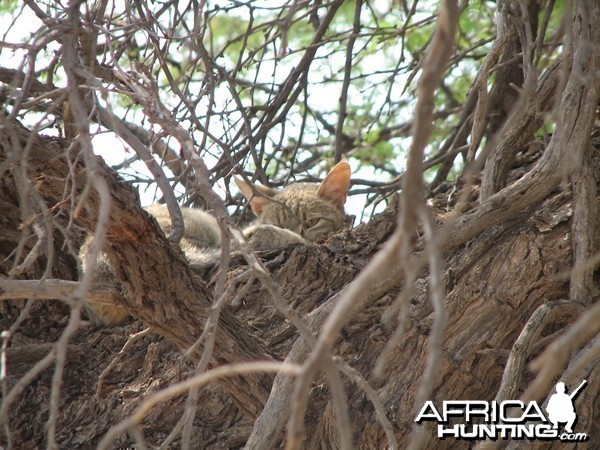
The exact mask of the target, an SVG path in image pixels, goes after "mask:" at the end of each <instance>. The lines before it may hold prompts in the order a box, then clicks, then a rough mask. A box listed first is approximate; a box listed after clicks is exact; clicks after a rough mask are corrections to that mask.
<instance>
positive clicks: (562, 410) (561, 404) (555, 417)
mask: <svg viewBox="0 0 600 450" xmlns="http://www.w3.org/2000/svg"><path fill="white" fill-rule="evenodd" d="M586 382H587V380H583V381H582V382H581V384H580V385H579V386H578V387H577V389H575V390H574V391H573V393H571V394H566V393H565V383H563V382H562V381H560V382H558V383H556V394H552V397H550V400H549V401H548V406H547V407H546V411H548V419H550V422H552V423H553V424H554V426H553V427H552V428H553V429H555V430H556V429H558V423H559V422H566V423H567V425H566V426H565V431H566V432H567V433H573V425H574V424H575V421H576V420H577V414H576V413H575V407H574V406H573V399H574V398H575V396H576V395H577V394H578V393H579V391H581V389H582V388H583V386H584V385H585V383H586Z"/></svg>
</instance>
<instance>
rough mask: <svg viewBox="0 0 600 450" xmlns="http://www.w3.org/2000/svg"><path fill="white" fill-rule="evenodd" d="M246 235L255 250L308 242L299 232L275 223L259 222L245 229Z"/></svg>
mask: <svg viewBox="0 0 600 450" xmlns="http://www.w3.org/2000/svg"><path fill="white" fill-rule="evenodd" d="M244 236H245V237H246V240H247V241H248V244H250V247H251V248H252V249H253V250H257V251H268V250H279V249H282V248H285V247H287V246H289V245H292V244H306V243H307V242H306V240H305V239H304V238H303V237H302V236H300V235H299V234H298V233H294V232H293V231H290V230H287V229H285V228H280V227H277V226H275V225H269V224H257V225H252V226H250V227H248V228H246V229H245V230H244Z"/></svg>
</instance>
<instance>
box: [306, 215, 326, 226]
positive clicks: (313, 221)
mask: <svg viewBox="0 0 600 450" xmlns="http://www.w3.org/2000/svg"><path fill="white" fill-rule="evenodd" d="M321 220H323V219H321V218H318V217H317V218H314V219H308V220H307V221H306V222H304V223H305V225H306V228H313V227H315V226H317V225H318V224H319V222H320V221H321Z"/></svg>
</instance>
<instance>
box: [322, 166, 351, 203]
mask: <svg viewBox="0 0 600 450" xmlns="http://www.w3.org/2000/svg"><path fill="white" fill-rule="evenodd" d="M350 175H351V171H350V164H348V163H347V162H345V161H342V162H339V163H337V164H336V165H335V167H334V168H333V169H331V171H330V172H329V173H328V174H327V176H326V177H325V179H324V180H323V182H322V183H321V185H320V186H319V189H318V190H317V195H318V196H319V197H321V198H324V199H326V200H329V201H330V202H332V203H333V204H334V205H336V206H339V207H340V208H341V207H342V206H344V203H346V195H347V194H348V190H349V189H350Z"/></svg>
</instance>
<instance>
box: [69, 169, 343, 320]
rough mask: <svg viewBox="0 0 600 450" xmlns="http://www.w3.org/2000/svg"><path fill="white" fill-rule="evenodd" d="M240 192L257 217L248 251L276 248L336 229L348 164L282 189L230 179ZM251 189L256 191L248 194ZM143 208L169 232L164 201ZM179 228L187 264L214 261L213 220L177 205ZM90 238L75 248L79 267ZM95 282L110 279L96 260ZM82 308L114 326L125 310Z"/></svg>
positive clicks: (216, 233)
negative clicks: (182, 228) (180, 217)
mask: <svg viewBox="0 0 600 450" xmlns="http://www.w3.org/2000/svg"><path fill="white" fill-rule="evenodd" d="M235 182H236V184H237V185H238V187H239V188H240V190H241V191H242V194H243V195H244V196H245V197H246V198H247V199H248V200H249V201H250V206H251V208H252V211H253V212H254V213H255V214H256V216H257V220H256V222H255V223H254V224H253V225H250V226H249V227H247V228H245V229H244V230H243V233H244V236H245V238H246V239H247V241H248V244H249V245H250V247H251V248H252V249H253V250H277V249H280V248H284V247H287V246H288V245H291V244H298V243H306V242H307V241H317V240H319V239H321V238H323V237H325V236H327V235H329V234H331V233H334V232H336V231H339V230H341V229H342V228H343V227H344V225H345V221H346V215H345V213H344V203H345V202H346V195H347V193H348V189H349V187H350V166H349V165H348V163H346V162H340V163H338V164H337V165H336V166H335V167H334V168H333V169H331V171H330V172H329V174H328V175H327V177H325V179H324V180H323V182H322V183H321V184H315V183H294V184H291V185H289V186H287V187H285V188H283V189H273V188H268V187H264V186H258V185H251V184H249V183H247V182H245V181H243V180H241V179H238V178H236V179H235ZM253 189H254V191H255V192H256V193H257V195H254V193H253ZM146 210H147V211H148V212H149V213H150V214H152V215H153V216H154V217H155V218H156V220H157V222H158V224H159V225H160V227H161V229H162V230H163V232H164V233H165V234H167V235H168V234H169V233H170V232H171V218H170V216H169V213H168V211H167V208H166V207H165V206H161V205H153V206H150V207H148V208H146ZM181 212H182V215H183V221H184V226H185V231H184V234H183V238H182V239H181V242H180V243H179V245H180V246H181V249H182V250H183V251H184V253H185V255H186V256H187V258H188V259H189V261H190V265H191V266H192V268H198V269H205V268H207V267H210V266H213V265H215V264H217V262H218V259H219V255H220V246H221V235H220V229H219V226H218V224H217V221H216V219H215V218H214V217H213V216H211V215H210V214H209V213H207V212H205V211H201V210H199V209H192V208H181ZM89 242H90V240H89V239H88V241H86V243H84V245H83V246H82V250H81V251H80V259H81V260H82V267H84V266H85V258H86V251H87V249H88V247H89ZM94 281H95V282H98V283H104V284H114V283H116V279H115V277H114V275H113V273H112V270H111V268H110V266H108V264H107V263H106V262H105V261H104V260H103V259H102V258H101V259H100V260H99V261H98V268H97V274H96V276H95V280H94ZM86 310H87V311H88V315H89V316H90V318H91V320H92V321H93V322H95V323H97V324H103V325H109V326H112V325H117V324H119V323H120V322H122V321H124V320H125V319H126V318H127V317H128V316H129V313H127V311H126V310H125V308H123V307H122V306H119V305H116V304H105V303H102V304H100V303H87V304H86Z"/></svg>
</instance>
